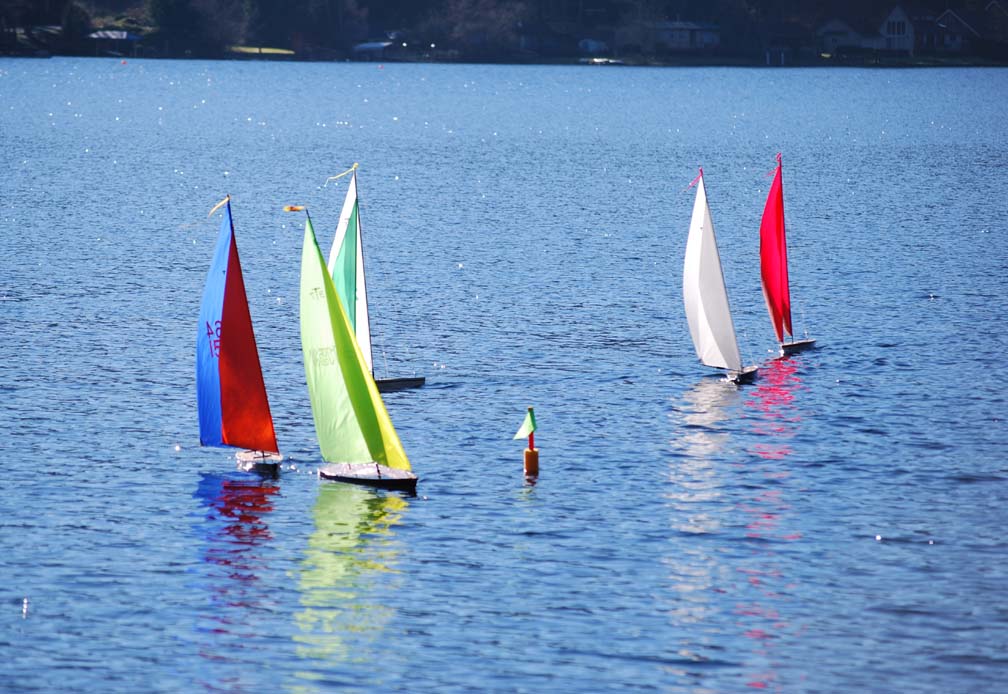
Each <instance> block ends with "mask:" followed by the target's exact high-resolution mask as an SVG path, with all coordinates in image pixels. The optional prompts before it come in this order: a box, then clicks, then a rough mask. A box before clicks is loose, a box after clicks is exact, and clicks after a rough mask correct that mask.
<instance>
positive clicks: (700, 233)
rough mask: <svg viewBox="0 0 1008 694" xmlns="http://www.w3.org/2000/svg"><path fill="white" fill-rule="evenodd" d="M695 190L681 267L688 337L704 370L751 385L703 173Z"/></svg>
mask: <svg viewBox="0 0 1008 694" xmlns="http://www.w3.org/2000/svg"><path fill="white" fill-rule="evenodd" d="M694 183H695V184H696V187H697V193H696V200H695V201H694V202H693V216H692V218H691V219H690V228H689V238H688V239H687V240H686V259H685V262H684V264H683V301H684V303H685V305H686V320H687V322H688V323H689V329H690V336H691V337H692V338H693V346H694V348H696V353H697V356H698V357H699V358H700V361H701V362H702V363H704V364H705V365H707V366H713V367H715V368H719V369H725V370H726V371H727V372H728V379H729V380H731V381H733V382H735V383H743V382H746V381H751V380H752V379H753V378H755V376H756V370H757V367H756V366H747V367H743V366H742V355H741V353H740V352H739V346H738V339H737V338H736V337H735V324H734V323H733V322H732V317H731V310H730V309H729V307H728V290H727V289H726V288H725V281H724V274H723V273H722V271H721V256H720V255H719V254H718V247H717V239H716V238H715V236H714V223H713V222H712V221H711V213H710V207H709V206H708V205H707V191H706V189H705V188H704V180H703V169H700V174H699V175H698V176H697V177H696V179H695V180H694Z"/></svg>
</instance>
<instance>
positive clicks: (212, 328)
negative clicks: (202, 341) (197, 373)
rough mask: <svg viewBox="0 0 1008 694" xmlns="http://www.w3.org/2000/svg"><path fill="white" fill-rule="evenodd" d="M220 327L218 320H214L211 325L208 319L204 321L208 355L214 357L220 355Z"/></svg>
mask: <svg viewBox="0 0 1008 694" xmlns="http://www.w3.org/2000/svg"><path fill="white" fill-rule="evenodd" d="M220 328H221V322H220V321H219V320H217V321H214V322H213V325H211V324H210V321H207V323H206V334H207V339H208V340H210V356H212V357H214V358H217V357H219V356H220Z"/></svg>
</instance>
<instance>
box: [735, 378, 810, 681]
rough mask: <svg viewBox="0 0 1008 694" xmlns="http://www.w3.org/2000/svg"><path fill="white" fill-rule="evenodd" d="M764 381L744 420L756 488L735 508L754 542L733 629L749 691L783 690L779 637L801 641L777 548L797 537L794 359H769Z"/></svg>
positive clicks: (790, 584)
mask: <svg viewBox="0 0 1008 694" xmlns="http://www.w3.org/2000/svg"><path fill="white" fill-rule="evenodd" d="M760 373H761V374H762V378H761V379H760V381H759V383H758V384H757V387H756V388H755V390H753V391H749V392H750V393H751V397H749V398H748V399H747V400H746V402H745V409H746V414H747V420H749V421H750V422H752V424H751V434H753V435H754V436H750V437H749V438H752V439H755V440H756V443H754V444H753V445H752V446H751V447H750V448H749V453H751V454H753V455H754V456H755V462H754V463H753V464H752V465H750V466H749V471H750V473H751V474H752V475H756V476H759V477H762V480H756V481H754V484H753V485H751V488H752V489H753V490H754V491H753V492H752V493H750V495H749V496H748V498H747V499H745V500H744V501H743V502H742V503H741V504H740V510H741V511H742V513H743V514H744V516H743V518H744V520H745V536H746V538H747V539H749V540H752V541H754V544H753V545H752V547H753V551H752V553H751V554H750V556H749V557H747V558H746V559H745V560H744V561H743V562H741V565H740V566H739V572H740V573H741V574H742V576H743V577H744V578H745V581H744V582H742V583H740V584H739V585H740V590H739V593H738V598H739V601H738V603H737V605H736V607H735V612H736V616H737V619H738V625H739V627H740V628H741V629H742V633H743V635H744V636H745V637H746V638H747V639H748V640H750V642H751V643H752V649H751V652H750V654H749V656H748V661H749V663H750V664H751V669H749V670H748V672H747V681H746V685H747V686H748V687H751V688H759V689H777V690H780V689H781V688H782V687H784V688H786V685H787V683H785V682H782V681H781V679H780V676H779V673H778V670H779V667H778V658H779V656H778V655H777V653H778V651H779V645H778V644H779V643H780V641H781V639H784V638H789V637H796V636H800V633H801V627H800V625H798V624H796V623H795V622H794V621H793V620H792V619H790V618H789V616H788V615H789V613H791V612H792V607H793V606H792V605H791V604H790V598H789V596H790V595H793V594H794V579H792V578H790V577H789V575H788V571H787V562H786V561H785V560H784V559H783V558H782V556H781V555H780V553H779V547H780V543H782V542H792V541H795V540H799V539H801V533H800V532H798V531H796V530H795V529H793V528H790V527H788V526H789V525H790V523H789V519H792V518H793V516H794V511H793V509H792V507H791V504H790V502H789V500H788V494H787V491H788V488H789V483H790V480H791V478H792V470H791V469H790V468H789V467H788V465H787V463H788V462H789V458H790V456H791V454H792V452H793V451H792V448H791V445H790V443H789V442H790V440H791V439H793V438H794V436H795V435H796V434H797V432H798V427H799V425H800V423H801V416H800V415H799V412H798V408H797V407H796V404H795V397H796V394H797V393H798V392H799V390H800V388H801V380H800V378H799V376H798V364H797V362H796V361H795V360H793V359H775V360H773V361H771V362H770V363H768V364H766V365H765V366H764V367H763V368H762V369H761V371H760Z"/></svg>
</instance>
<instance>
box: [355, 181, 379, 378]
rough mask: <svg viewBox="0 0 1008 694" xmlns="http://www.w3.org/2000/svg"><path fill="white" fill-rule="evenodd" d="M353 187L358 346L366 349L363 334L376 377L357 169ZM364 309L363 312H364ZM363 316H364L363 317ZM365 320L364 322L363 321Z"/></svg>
mask: <svg viewBox="0 0 1008 694" xmlns="http://www.w3.org/2000/svg"><path fill="white" fill-rule="evenodd" d="M353 187H354V195H355V196H356V198H357V258H358V260H357V283H358V286H357V301H358V304H357V306H356V307H355V311H356V312H357V324H358V325H359V326H360V327H359V328H358V329H357V330H358V332H357V334H358V338H357V342H358V344H361V347H362V349H364V347H365V344H364V343H362V342H361V339H360V335H361V334H362V333H363V335H364V336H365V338H366V340H365V342H366V349H365V350H364V351H365V354H364V359H365V360H366V361H367V364H368V368H370V369H371V375H372V376H373V375H374V348H373V347H372V346H371V312H370V311H369V310H368V301H367V280H366V279H365V277H364V234H363V233H362V229H363V225H362V224H361V219H360V194H359V193H357V192H356V191H357V169H354V172H353ZM362 309H363V310H362ZM362 314H363V315H362ZM362 318H363V322H362V320H361V319H362Z"/></svg>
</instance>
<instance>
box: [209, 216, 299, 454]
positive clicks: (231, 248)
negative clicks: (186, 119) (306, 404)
mask: <svg viewBox="0 0 1008 694" xmlns="http://www.w3.org/2000/svg"><path fill="white" fill-rule="evenodd" d="M196 400H197V405H198V407H199V423H200V443H201V444H203V445H204V446H235V447H237V448H246V449H249V450H254V451H266V452H271V453H277V452H279V451H278V448H277V442H276V432H275V431H274V429H273V417H272V416H271V415H270V409H269V401H268V400H267V398H266V384H265V383H264V382H263V376H262V367H261V366H260V364H259V352H258V350H257V349H256V342H255V335H254V333H253V332H252V317H251V316H250V315H249V309H248V300H247V299H246V295H245V281H244V279H243V278H242V271H241V263H240V261H239V259H238V245H237V243H236V242H235V236H234V223H233V222H232V219H231V201H230V199H228V200H227V205H226V207H225V212H224V218H223V220H222V221H221V227H220V233H219V234H218V237H217V246H216V248H215V249H214V256H213V262H212V263H211V265H210V272H209V274H207V282H206V288H205V289H204V290H203V303H202V304H201V306H200V317H199V329H198V330H197V335H196Z"/></svg>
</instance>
